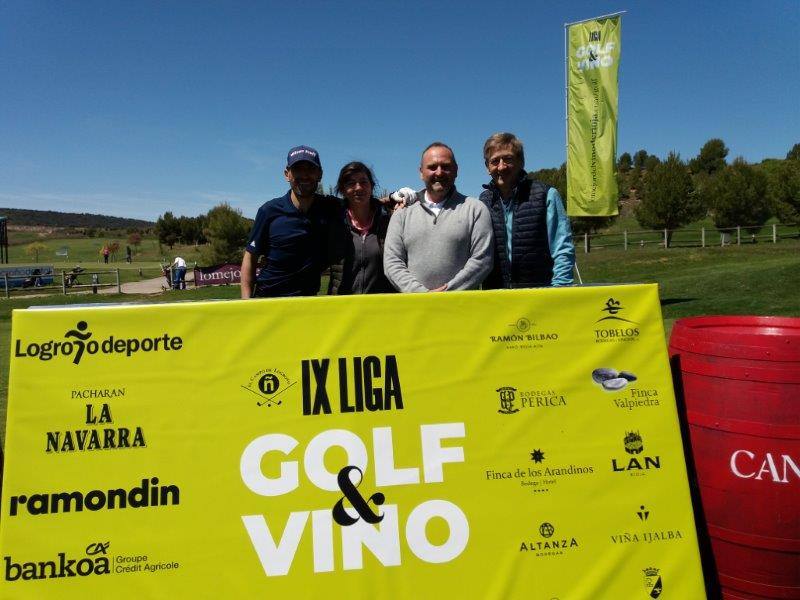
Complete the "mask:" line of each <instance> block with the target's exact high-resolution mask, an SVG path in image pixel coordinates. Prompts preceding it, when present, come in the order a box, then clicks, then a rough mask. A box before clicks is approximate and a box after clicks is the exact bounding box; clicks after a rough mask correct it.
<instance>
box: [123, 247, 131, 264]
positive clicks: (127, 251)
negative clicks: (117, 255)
mask: <svg viewBox="0 0 800 600" xmlns="http://www.w3.org/2000/svg"><path fill="white" fill-rule="evenodd" d="M132 258H133V252H131V247H130V246H125V262H127V263H128V264H131V259H132Z"/></svg>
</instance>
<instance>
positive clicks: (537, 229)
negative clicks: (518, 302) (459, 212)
mask: <svg viewBox="0 0 800 600" xmlns="http://www.w3.org/2000/svg"><path fill="white" fill-rule="evenodd" d="M549 190H550V186H548V185H545V184H543V183H541V182H539V181H531V180H530V179H528V178H527V177H526V178H525V179H523V180H522V181H520V183H519V185H518V186H517V190H516V193H515V194H514V198H513V199H512V205H513V210H514V222H513V224H512V227H511V236H512V237H511V253H512V255H511V257H512V260H511V262H510V264H509V260H508V254H507V252H506V247H507V246H506V221H505V216H504V213H503V205H502V202H503V201H502V200H501V198H500V191H499V190H498V189H497V187H496V186H495V185H494V184H493V183H492V184H489V185H488V186H487V189H486V190H485V191H484V192H483V193H482V194H481V198H480V199H481V201H482V202H483V203H484V204H486V206H487V207H488V208H489V212H490V213H491V214H492V228H493V229H494V267H493V268H492V272H491V273H489V276H488V277H487V278H486V281H484V282H483V289H485V290H488V289H497V288H525V287H540V286H548V285H550V284H551V282H552V279H553V258H552V256H551V255H550V244H549V242H548V240H547V192H548V191H549Z"/></svg>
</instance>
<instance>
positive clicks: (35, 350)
mask: <svg viewBox="0 0 800 600" xmlns="http://www.w3.org/2000/svg"><path fill="white" fill-rule="evenodd" d="M182 348H183V339H182V338H181V337H179V336H177V335H170V334H168V333H163V334H161V335H158V336H154V337H130V338H124V337H116V336H114V335H109V336H108V337H105V338H96V337H94V333H93V332H92V331H89V324H88V323H87V322H86V321H78V323H76V325H75V328H74V329H70V330H69V331H67V332H66V333H65V334H64V339H63V340H46V341H44V342H23V341H22V340H19V339H18V340H16V341H15V345H14V357H15V358H38V359H39V360H43V361H48V360H52V359H54V358H56V357H59V356H63V357H67V358H71V359H72V363H73V364H76V365H77V364H80V362H81V360H83V357H84V355H86V354H89V355H94V354H122V355H124V356H126V357H127V358H130V357H131V356H133V355H134V354H136V353H138V352H162V351H163V352H170V351H172V352H177V351H178V350H180V349H182Z"/></svg>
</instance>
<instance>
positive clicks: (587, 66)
mask: <svg viewBox="0 0 800 600" xmlns="http://www.w3.org/2000/svg"><path fill="white" fill-rule="evenodd" d="M621 26H622V24H621V21H620V17H619V16H615V17H611V18H605V19H595V20H591V21H584V22H582V23H576V24H575V25H571V26H569V44H568V52H569V56H568V58H567V61H568V63H567V68H568V73H569V80H568V86H567V87H568V102H567V122H568V125H567V213H568V214H569V215H570V216H573V217H607V216H611V215H616V214H618V212H619V209H618V206H617V197H618V193H619V192H618V189H617V179H616V154H617V95H618V79H617V73H618V70H619V59H620V41H621Z"/></svg>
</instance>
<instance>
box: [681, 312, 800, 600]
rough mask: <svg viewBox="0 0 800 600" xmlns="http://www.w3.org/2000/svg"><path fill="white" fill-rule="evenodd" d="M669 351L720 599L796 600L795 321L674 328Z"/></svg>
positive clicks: (799, 408) (799, 438) (798, 338)
mask: <svg viewBox="0 0 800 600" xmlns="http://www.w3.org/2000/svg"><path fill="white" fill-rule="evenodd" d="M669 352H670V357H671V361H672V364H673V374H674V376H675V388H676V391H677V392H678V395H679V397H680V396H681V395H682V397H683V399H684V402H685V408H686V420H687V421H688V429H689V437H690V441H691V451H692V457H693V462H694V467H695V473H696V478H697V484H698V486H699V490H700V497H701V500H702V510H703V515H704V517H705V521H706V524H707V528H708V534H709V535H710V539H711V549H712V552H713V559H714V562H715V563H716V569H717V573H718V578H719V584H720V586H721V588H722V595H723V597H724V598H728V599H733V598H736V599H761V598H795V599H798V598H800V319H794V318H782V317H739V316H712V317H693V318H688V319H680V320H678V321H676V322H675V325H674V327H673V329H672V336H671V337H670V343H669ZM681 390H682V391H681Z"/></svg>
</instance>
